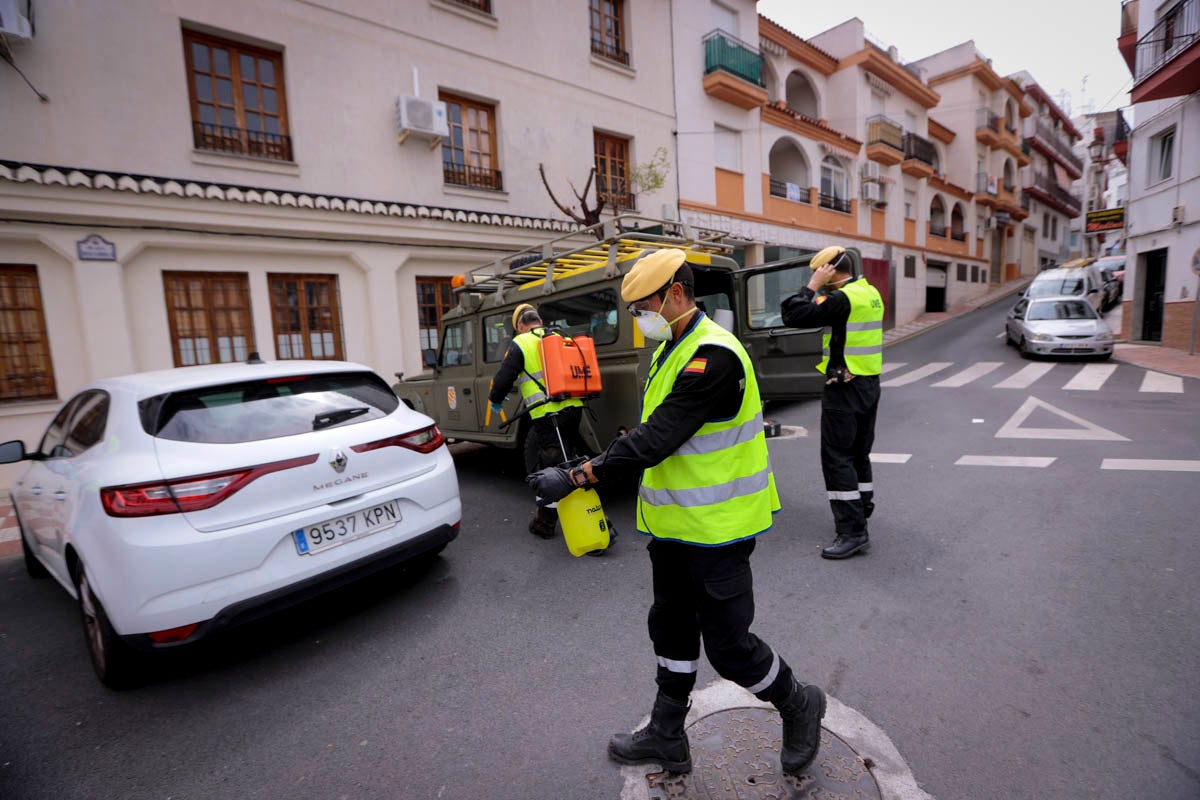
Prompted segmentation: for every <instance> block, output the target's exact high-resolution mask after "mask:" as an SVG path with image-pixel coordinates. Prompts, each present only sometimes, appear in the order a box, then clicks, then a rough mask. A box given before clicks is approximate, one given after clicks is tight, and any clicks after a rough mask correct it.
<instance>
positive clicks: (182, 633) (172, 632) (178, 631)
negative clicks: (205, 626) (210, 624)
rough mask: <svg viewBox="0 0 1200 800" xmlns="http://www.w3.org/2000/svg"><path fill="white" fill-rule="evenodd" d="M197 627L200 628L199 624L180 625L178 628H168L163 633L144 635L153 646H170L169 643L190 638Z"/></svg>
mask: <svg viewBox="0 0 1200 800" xmlns="http://www.w3.org/2000/svg"><path fill="white" fill-rule="evenodd" d="M198 627H200V623H199V622H193V623H192V624H191V625H180V626H179V627H178V628H168V629H167V630H165V631H151V632H150V633H147V634H146V635H147V636H149V637H150V641H152V642H154V643H155V644H170V643H171V642H182V641H183V640H184V639H186V638H187V637H189V636H191V635H192V633H193V632H195V630H196V628H198Z"/></svg>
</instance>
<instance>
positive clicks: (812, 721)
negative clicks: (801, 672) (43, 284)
mask: <svg viewBox="0 0 1200 800" xmlns="http://www.w3.org/2000/svg"><path fill="white" fill-rule="evenodd" d="M775 707H776V708H778V709H779V716H780V717H782V718H783V748H782V750H781V752H780V754H779V761H780V763H781V764H782V765H783V772H784V774H785V775H799V774H800V773H801V772H803V771H804V770H805V769H806V768H807V767H808V765H809V764H811V763H812V762H813V759H815V758H816V757H817V750H818V749H820V747H821V718H822V717H824V716H825V693H824V692H822V691H821V690H820V689H819V688H818V687H816V686H814V685H812V684H811V683H810V684H801V683H800V682H799V681H797V680H796V679H795V677H793V678H792V691H791V692H790V693H789V694H788V696H787V697H786V698H784V699H783V700H780V701H779V702H778V703H775Z"/></svg>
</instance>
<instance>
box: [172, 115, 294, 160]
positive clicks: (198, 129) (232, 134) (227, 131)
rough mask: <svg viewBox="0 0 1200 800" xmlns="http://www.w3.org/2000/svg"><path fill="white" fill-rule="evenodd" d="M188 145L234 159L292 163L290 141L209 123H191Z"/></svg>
mask: <svg viewBox="0 0 1200 800" xmlns="http://www.w3.org/2000/svg"><path fill="white" fill-rule="evenodd" d="M192 144H193V145H194V146H195V148H196V149H197V150H210V151H212V152H215V153H229V154H231V155H237V156H253V157H255V158H269V159H271V160H273V161H291V160H292V137H290V136H284V135H282V134H278V133H267V132H265V131H251V130H246V129H245V128H231V127H229V126H228V125H214V124H212V123H209V122H193V123H192Z"/></svg>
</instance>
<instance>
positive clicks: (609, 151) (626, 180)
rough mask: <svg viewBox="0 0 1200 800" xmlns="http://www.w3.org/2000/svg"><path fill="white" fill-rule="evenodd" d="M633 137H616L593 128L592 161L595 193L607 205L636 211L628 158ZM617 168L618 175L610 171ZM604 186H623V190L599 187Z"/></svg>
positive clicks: (621, 209) (622, 209)
mask: <svg viewBox="0 0 1200 800" xmlns="http://www.w3.org/2000/svg"><path fill="white" fill-rule="evenodd" d="M632 149H633V140H632V139H630V138H629V137H626V136H618V135H616V134H613V133H604V132H603V131H592V151H593V163H594V164H595V166H596V195H597V196H598V197H603V198H604V199H605V204H606V205H608V206H609V208H612V209H615V210H618V211H636V210H637V199H636V198H635V197H634V194H633V192H632V191H631V188H632V187H631V185H630V174H629V173H630V158H629V154H630V152H631V151H632ZM614 167H616V168H617V169H616V172H617V173H618V174H613V173H614V170H613V168H614ZM601 182H603V185H604V186H609V187H611V186H613V185H617V186H623V187H624V188H623V190H621V191H614V190H612V189H611V188H609V189H605V190H601V188H600V187H601Z"/></svg>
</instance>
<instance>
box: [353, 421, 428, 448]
mask: <svg viewBox="0 0 1200 800" xmlns="http://www.w3.org/2000/svg"><path fill="white" fill-rule="evenodd" d="M445 443H446V437H445V436H442V432H441V431H440V430H438V426H437V425H430V426H429V427H428V428H421V429H420V430H416V431H413V432H412V433H402V434H400V435H399V436H389V437H388V438H386V439H376V440H375V441H373V442H367V443H366V444H356V445H354V446H353V447H351V448H350V449H351V450H353V451H354V452H356V453H369V452H371V451H372V450H379V449H380V448H383V447H405V448H408V449H409V450H416V451H417V452H418V453H432V452H433V451H434V450H437V449H438V448H439V447H441V446H442V445H443V444H445Z"/></svg>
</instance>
